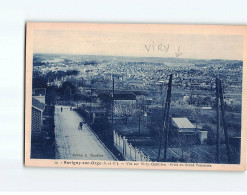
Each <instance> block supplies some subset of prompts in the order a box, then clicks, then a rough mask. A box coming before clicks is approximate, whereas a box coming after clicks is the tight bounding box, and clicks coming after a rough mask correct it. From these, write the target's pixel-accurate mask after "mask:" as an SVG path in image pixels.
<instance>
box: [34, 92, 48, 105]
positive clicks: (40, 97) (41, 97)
mask: <svg viewBox="0 0 247 195" xmlns="http://www.w3.org/2000/svg"><path fill="white" fill-rule="evenodd" d="M45 95H46V89H45V88H34V89H33V91H32V97H33V98H34V99H36V100H38V101H40V102H42V103H43V104H45Z"/></svg>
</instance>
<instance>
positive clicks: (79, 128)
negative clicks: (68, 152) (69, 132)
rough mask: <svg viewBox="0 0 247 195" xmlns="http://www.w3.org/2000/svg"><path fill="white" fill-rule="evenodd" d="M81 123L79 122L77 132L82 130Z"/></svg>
mask: <svg viewBox="0 0 247 195" xmlns="http://www.w3.org/2000/svg"><path fill="white" fill-rule="evenodd" d="M82 125H83V122H79V126H78V130H82Z"/></svg>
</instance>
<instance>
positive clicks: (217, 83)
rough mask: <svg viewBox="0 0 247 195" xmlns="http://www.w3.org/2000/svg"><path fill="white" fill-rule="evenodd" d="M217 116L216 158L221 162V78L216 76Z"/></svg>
mask: <svg viewBox="0 0 247 195" xmlns="http://www.w3.org/2000/svg"><path fill="white" fill-rule="evenodd" d="M216 115H217V116H216V117H217V132H216V133H217V135H216V139H217V140H216V160H217V163H219V162H220V107H219V79H218V78H216Z"/></svg>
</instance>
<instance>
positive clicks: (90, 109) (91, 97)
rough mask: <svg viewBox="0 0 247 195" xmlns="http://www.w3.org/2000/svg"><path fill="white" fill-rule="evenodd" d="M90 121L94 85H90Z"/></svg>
mask: <svg viewBox="0 0 247 195" xmlns="http://www.w3.org/2000/svg"><path fill="white" fill-rule="evenodd" d="M90 122H92V86H91V87H90Z"/></svg>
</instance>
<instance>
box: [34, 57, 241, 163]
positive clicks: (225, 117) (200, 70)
mask: <svg viewBox="0 0 247 195" xmlns="http://www.w3.org/2000/svg"><path fill="white" fill-rule="evenodd" d="M242 68H243V62H242V61H238V60H221V59H214V60H203V59H185V58H184V59H183V58H151V57H123V56H121V57H118V56H93V55H92V56H89V55H88V56H87V55H65V54H64V55H63V54H34V56H33V80H32V97H33V101H32V149H31V158H41V159H42V158H43V159H46V158H47V159H59V158H60V159H70V158H71V159H87V158H90V157H91V158H93V159H94V158H97V159H99V160H100V159H101V158H102V160H126V161H159V162H192V163H221V164H225V163H226V164H227V163H232V164H239V163H240V152H241V151H240V143H241V101H242V95H241V94H242ZM217 80H218V81H217ZM217 82H219V83H220V84H218V85H217ZM217 86H218V87H217ZM218 88H220V89H222V90H221V91H220V90H218ZM217 90H218V91H217ZM217 96H219V97H218V99H217ZM218 100H219V102H221V103H217V102H218ZM66 121H67V122H66ZM78 125H79V126H78ZM65 127H66V128H65ZM83 128H84V130H83ZM80 130H81V131H80ZM72 132H73V133H72ZM88 132H89V133H90V134H89V133H88ZM74 137H76V138H74ZM83 140H84V141H83ZM89 140H90V141H89ZM87 142H88V143H89V142H90V143H91V144H93V143H95V148H94V149H92V151H87V149H86V148H85V147H92V148H93V146H89V145H87V144H86V143H87ZM102 147H103V148H104V149H103V150H102V149H99V148H102ZM75 154H76V155H75Z"/></svg>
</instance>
